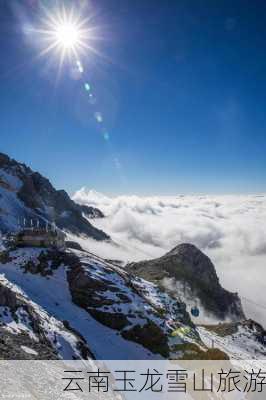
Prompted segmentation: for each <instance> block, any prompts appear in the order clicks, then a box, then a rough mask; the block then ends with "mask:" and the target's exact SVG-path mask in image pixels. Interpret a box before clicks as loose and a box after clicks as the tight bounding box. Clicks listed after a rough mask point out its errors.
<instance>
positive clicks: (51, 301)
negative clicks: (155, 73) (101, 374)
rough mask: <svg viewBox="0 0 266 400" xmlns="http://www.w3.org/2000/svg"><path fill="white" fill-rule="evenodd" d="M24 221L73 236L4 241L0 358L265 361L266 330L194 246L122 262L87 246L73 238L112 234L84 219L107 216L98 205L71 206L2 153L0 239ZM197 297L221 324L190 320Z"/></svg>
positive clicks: (0, 269) (1, 246) (63, 194)
mask: <svg viewBox="0 0 266 400" xmlns="http://www.w3.org/2000/svg"><path fill="white" fill-rule="evenodd" d="M24 218H30V219H34V218H36V219H37V218H39V219H40V220H41V221H42V223H45V222H46V221H54V222H55V223H56V224H57V226H58V227H60V228H61V229H62V230H64V231H65V232H67V233H69V236H70V237H71V239H72V242H71V243H70V242H68V243H67V244H68V247H67V249H66V250H58V249H55V248H45V247H43V248H41V247H35V248H33V247H17V245H16V244H15V243H14V242H12V241H9V240H1V238H0V358H4V359H25V358H26V359H60V358H63V359H93V358H96V359H160V358H168V357H169V358H176V359H191V358H192V359H227V358H239V359H244V358H245V359H246V358H266V354H265V342H266V333H265V331H264V329H263V328H262V327H261V326H260V325H258V324H256V323H255V322H253V321H245V317H244V314H243V311H242V308H241V303H240V300H239V298H238V296H237V295H236V294H232V293H229V292H227V291H225V290H224V289H223V288H222V287H221V285H220V283H219V280H218V278H217V275H216V272H215V268H214V266H213V264H212V263H211V261H210V260H209V259H208V258H207V257H206V256H205V255H204V254H203V253H201V252H200V251H199V250H198V249H197V248H195V246H192V245H188V244H187V245H182V246H181V247H180V246H178V247H177V248H175V249H173V250H172V251H171V252H169V253H168V254H166V255H165V256H164V257H161V258H160V259H156V260H152V261H147V262H143V263H137V264H131V265H129V266H127V268H122V267H121V266H119V263H114V262H112V261H107V260H106V256H105V259H104V258H103V257H99V256H96V255H95V254H92V253H90V252H89V251H88V250H87V251H84V250H83V249H82V248H81V247H80V246H79V245H78V244H77V243H75V242H73V240H74V239H75V237H76V238H77V237H78V236H79V235H82V238H83V241H84V240H85V239H86V237H87V238H94V239H97V240H98V241H99V246H100V244H101V241H102V240H106V239H108V236H107V235H105V233H104V232H102V231H100V230H98V229H96V228H94V227H93V225H92V224H91V223H90V222H89V219H92V218H104V215H103V214H102V213H101V211H100V210H98V209H95V208H94V207H93V206H92V207H91V208H90V207H86V206H85V208H84V207H82V206H79V205H77V204H76V203H75V202H74V201H72V200H71V199H70V198H69V197H68V195H67V194H66V192H64V191H56V190H55V189H54V188H53V187H52V185H51V184H50V182H49V181H48V180H47V179H46V178H44V177H42V176H41V175H40V174H38V173H36V172H33V171H32V170H31V169H29V168H28V167H26V166H25V165H23V164H20V163H17V162H16V161H14V160H11V159H10V158H9V157H8V156H5V155H3V154H1V155H0V232H2V235H3V238H4V236H5V234H6V233H10V232H14V231H16V230H18V229H19V223H18V219H20V220H21V219H24ZM118 245H119V244H118ZM128 245H130V243H129V244H128ZM111 258H112V257H110V259H111ZM172 278H175V282H174V288H175V290H174V291H173V290H171V289H169V285H168V284H169V279H170V280H171V279H172ZM180 281H181V282H182V285H181V286H180V285H179V286H178V284H177V282H180ZM183 283H184V285H183ZM171 284H173V282H172V281H171ZM182 287H187V288H188V289H187V292H186V296H183V294H184V293H183V292H182V290H181V289H182ZM195 298H197V299H198V301H199V304H198V305H199V306H200V310H201V311H202V310H203V309H204V310H208V311H209V312H210V313H212V314H213V315H215V317H216V319H217V320H219V321H220V322H221V321H222V320H225V321H226V323H220V324H219V325H211V326H210V325H209V324H207V323H206V321H205V324H203V323H201V325H200V326H199V325H198V326H196V324H195V323H196V320H195V319H194V320H193V318H192V317H191V314H190V306H191V304H190V301H191V299H195ZM193 301H194V300H193Z"/></svg>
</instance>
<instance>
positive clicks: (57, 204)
mask: <svg viewBox="0 0 266 400" xmlns="http://www.w3.org/2000/svg"><path fill="white" fill-rule="evenodd" d="M14 182H15V184H14ZM12 184H13V186H12ZM0 189H1V190H0V197H1V198H2V200H1V198H0V200H1V203H3V204H4V205H5V204H9V207H11V209H10V210H5V209H4V207H3V209H1V208H2V207H1V204H0V211H1V212H0V228H1V226H2V230H4V229H3V227H4V226H5V227H6V229H8V223H5V222H4V221H6V220H7V217H8V213H9V212H10V214H12V215H11V217H12V218H14V219H15V220H17V219H18V218H19V217H20V218H38V217H39V218H40V219H41V221H42V220H48V221H53V222H55V224H56V225H57V226H58V227H59V228H61V229H63V230H66V231H69V232H71V233H73V234H76V235H85V236H88V237H91V238H93V239H95V240H108V239H110V237H109V236H108V235H107V234H105V233H104V232H103V231H101V230H99V229H97V228H95V227H94V226H93V225H92V224H91V223H90V222H89V221H88V218H98V217H99V218H102V217H103V214H102V213H101V211H100V210H98V209H94V208H93V207H84V206H80V205H79V204H76V203H75V202H74V201H73V200H71V198H70V197H69V195H68V194H67V192H65V191H64V190H56V189H55V188H54V187H53V186H52V184H51V183H50V181H49V180H48V179H46V178H45V177H43V176H42V175H41V174H39V173H38V172H34V171H32V170H31V169H30V168H29V167H27V166H26V165H24V164H20V163H18V162H17V161H15V160H12V159H10V158H9V157H8V156H7V155H5V154H2V153H0ZM5 198H6V199H5ZM5 200H6V201H5ZM1 214H3V215H5V220H4V219H3V220H2V222H1ZM84 216H85V217H86V218H85V217H84Z"/></svg>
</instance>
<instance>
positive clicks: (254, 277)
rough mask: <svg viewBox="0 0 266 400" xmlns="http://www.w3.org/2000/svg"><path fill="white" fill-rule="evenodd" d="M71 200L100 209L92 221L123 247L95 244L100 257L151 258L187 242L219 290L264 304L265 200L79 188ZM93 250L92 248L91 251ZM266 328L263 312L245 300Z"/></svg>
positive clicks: (265, 260)
mask: <svg viewBox="0 0 266 400" xmlns="http://www.w3.org/2000/svg"><path fill="white" fill-rule="evenodd" d="M74 200H75V201H77V202H79V203H82V204H87V205H93V206H96V207H99V208H100V209H101V210H102V211H103V212H104V213H105V215H106V218H104V219H99V220H97V221H95V223H94V224H95V225H97V227H99V228H101V229H103V230H104V231H105V232H107V233H108V234H110V235H111V237H112V238H113V240H114V241H115V242H117V243H118V244H120V245H121V247H120V248H119V247H115V248H114V247H113V246H110V245H108V246H109V247H105V246H102V245H101V246H100V245H97V249H96V248H94V247H93V246H92V243H90V245H89V244H88V246H89V247H90V248H91V250H92V251H93V250H95V251H96V252H97V253H98V254H99V255H100V254H101V252H103V253H104V255H105V257H107V258H120V259H123V260H124V261H128V260H130V261H131V260H140V259H144V258H155V257H159V256H161V255H163V254H164V253H165V252H167V251H169V250H170V249H172V248H173V247H175V246H176V245H177V244H179V243H182V242H190V243H193V244H195V245H196V246H198V247H199V248H200V249H201V250H202V251H204V252H205V253H206V254H207V255H209V256H210V257H211V259H212V261H213V262H214V264H215V266H216V269H217V273H218V276H219V278H220V280H221V283H222V284H223V286H225V287H226V288H227V289H229V290H231V291H234V292H239V293H240V295H241V296H244V297H246V298H248V299H250V300H252V301H254V302H256V303H259V304H265V305H266V295H265V293H266V265H265V264H266V224H265V220H266V196H256V195H247V196H244V195H241V196H240V195H239V196H237V195H235V196H233V195H232V196H175V197H164V196H153V197H138V196H118V197H114V198H110V197H107V196H103V195H101V194H99V193H97V192H94V191H88V190H86V189H84V188H83V189H81V190H80V191H78V192H77V193H76V194H75V195H74ZM91 246H92V247H91ZM244 304H245V308H246V310H247V313H248V315H250V313H251V314H252V315H251V316H256V318H257V319H259V320H260V321H263V322H264V324H265V325H266V317H265V314H266V313H265V310H263V309H262V308H259V307H257V306H255V305H252V303H250V302H247V301H244Z"/></svg>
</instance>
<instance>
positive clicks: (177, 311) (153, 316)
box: [0, 248, 199, 359]
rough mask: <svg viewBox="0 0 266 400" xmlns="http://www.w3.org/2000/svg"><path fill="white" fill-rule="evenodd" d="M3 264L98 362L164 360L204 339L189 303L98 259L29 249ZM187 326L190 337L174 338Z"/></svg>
mask: <svg viewBox="0 0 266 400" xmlns="http://www.w3.org/2000/svg"><path fill="white" fill-rule="evenodd" d="M1 260H2V261H0V273H2V274H4V275H5V277H6V279H8V280H9V281H10V282H12V283H13V284H15V285H17V286H18V287H19V288H21V289H22V290H23V292H24V293H25V294H26V295H27V296H28V298H30V299H31V300H32V301H33V302H34V303H35V304H37V305H38V306H39V307H41V309H43V310H45V312H46V313H48V314H49V315H50V316H52V317H54V318H55V319H57V320H60V321H65V326H67V327H68V324H69V325H70V328H69V329H74V330H75V331H76V332H78V333H79V334H80V335H81V336H82V337H83V338H84V340H85V341H86V342H87V344H88V347H89V348H90V350H91V351H92V353H93V354H94V356H95V357H96V358H99V359H108V358H109V359H113V358H114V359H119V358H120V359H125V358H131V359H148V358H161V357H166V356H168V355H169V352H170V351H171V346H172V345H173V343H174V344H175V343H183V342H186V341H194V342H197V341H199V337H198V335H197V333H196V331H195V329H194V327H193V324H192V323H191V321H190V319H189V316H188V314H187V313H186V311H185V309H184V305H182V304H179V303H178V302H177V301H176V300H174V299H171V298H170V297H169V296H168V295H166V294H165V293H161V292H160V290H159V289H158V288H156V286H155V285H153V284H151V283H148V282H145V281H144V280H139V279H134V278H133V279H131V277H130V275H129V274H127V273H126V272H125V271H123V270H121V269H119V268H118V267H115V266H113V265H112V264H109V263H106V262H105V261H103V260H102V259H100V258H98V257H96V256H93V255H90V254H87V253H85V252H78V251H75V252H69V251H68V252H65V253H58V252H51V251H48V250H44V249H31V248H27V249H26V248H23V249H18V250H15V251H10V252H6V253H4V255H3V254H2V257H1ZM181 326H186V327H187V333H186V335H185V336H182V337H175V338H174V339H173V337H172V336H171V332H172V331H173V330H174V329H178V328H179V327H181Z"/></svg>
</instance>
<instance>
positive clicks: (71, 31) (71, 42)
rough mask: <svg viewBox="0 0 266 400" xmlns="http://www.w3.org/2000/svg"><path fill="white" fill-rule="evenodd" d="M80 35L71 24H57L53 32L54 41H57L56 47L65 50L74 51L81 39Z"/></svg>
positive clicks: (76, 28)
mask: <svg viewBox="0 0 266 400" xmlns="http://www.w3.org/2000/svg"><path fill="white" fill-rule="evenodd" d="M80 36H81V33H80V31H79V29H78V27H77V26H75V25H74V24H73V23H70V22H66V23H63V24H58V27H57V28H56V30H55V40H57V42H58V45H60V46H62V47H63V48H65V49H66V50H67V49H74V48H75V47H76V46H78V44H79V41H80V39H81V37H80Z"/></svg>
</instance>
